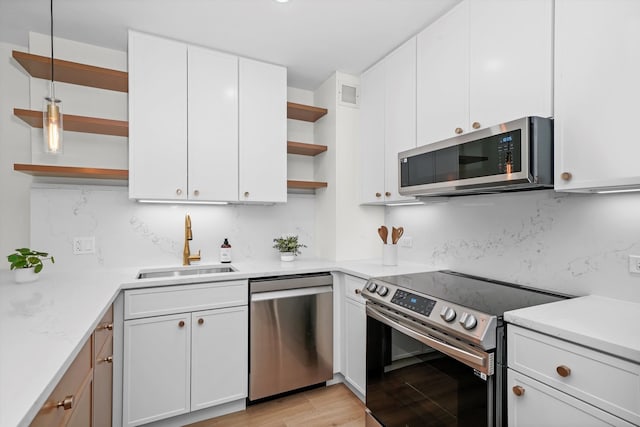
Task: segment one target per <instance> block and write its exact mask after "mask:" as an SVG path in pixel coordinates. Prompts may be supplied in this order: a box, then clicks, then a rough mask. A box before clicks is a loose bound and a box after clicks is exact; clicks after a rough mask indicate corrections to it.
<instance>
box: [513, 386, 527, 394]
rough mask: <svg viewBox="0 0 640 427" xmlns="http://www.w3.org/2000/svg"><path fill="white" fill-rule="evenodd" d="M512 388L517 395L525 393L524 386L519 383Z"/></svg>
mask: <svg viewBox="0 0 640 427" xmlns="http://www.w3.org/2000/svg"><path fill="white" fill-rule="evenodd" d="M511 390H513V394H515V395H516V396H522V395H523V394H524V387H521V386H519V385H516V386H513V388H512V389H511Z"/></svg>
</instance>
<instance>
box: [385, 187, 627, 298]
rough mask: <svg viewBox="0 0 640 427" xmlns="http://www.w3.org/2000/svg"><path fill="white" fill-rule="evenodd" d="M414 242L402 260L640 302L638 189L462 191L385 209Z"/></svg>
mask: <svg viewBox="0 0 640 427" xmlns="http://www.w3.org/2000/svg"><path fill="white" fill-rule="evenodd" d="M385 214H386V215H385V222H386V225H387V226H388V227H389V228H391V226H403V227H404V229H405V231H404V235H405V236H410V237H412V239H413V247H412V248H405V247H399V258H400V259H401V260H408V261H416V262H426V263H427V264H429V265H430V266H433V267H434V268H446V269H451V270H455V271H461V272H464V273H468V274H475V275H478V276H484V277H489V278H493V279H498V280H503V281H506V282H511V283H518V284H523V285H528V286H533V287H536V288H543V289H550V290H556V291H561V292H565V293H570V294H575V295H585V294H600V295H604V296H611V297H615V298H621V299H628V300H634V301H638V302H640V274H631V273H629V268H628V262H629V261H628V256H629V255H630V254H634V255H640V194H638V193H621V194H607V195H605V194H598V195H586V194H585V195H580V194H563V193H555V192H554V191H551V190H543V191H532V192H521V193H510V194H495V195H482V196H467V197H458V198H451V199H449V200H448V201H446V202H443V203H434V204H429V205H424V206H405V207H387V208H386V212H385Z"/></svg>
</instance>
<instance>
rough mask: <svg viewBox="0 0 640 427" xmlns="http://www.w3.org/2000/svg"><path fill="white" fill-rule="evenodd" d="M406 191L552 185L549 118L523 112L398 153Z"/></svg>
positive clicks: (475, 190)
mask: <svg viewBox="0 0 640 427" xmlns="http://www.w3.org/2000/svg"><path fill="white" fill-rule="evenodd" d="M398 161H399V162H400V165H399V168H398V175H399V177H398V178H399V184H400V185H399V192H400V194H402V195H405V196H462V195H469V194H482V193H497V192H504V191H516V190H532V189H542V188H553V120H551V119H547V118H542V117H524V118H522V119H518V120H514V121H511V122H508V123H502V124H499V125H496V126H492V127H489V128H486V129H481V130H478V131H475V132H470V133H468V134H465V135H460V136H456V137H454V138H450V139H446V140H444V141H440V142H436V143H433V144H429V145H425V146H422V147H418V148H414V149H411V150H408V151H403V152H401V153H399V154H398Z"/></svg>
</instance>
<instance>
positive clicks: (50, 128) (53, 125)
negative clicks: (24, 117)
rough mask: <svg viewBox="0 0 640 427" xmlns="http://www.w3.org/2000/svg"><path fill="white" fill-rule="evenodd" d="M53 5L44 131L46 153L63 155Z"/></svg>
mask: <svg viewBox="0 0 640 427" xmlns="http://www.w3.org/2000/svg"><path fill="white" fill-rule="evenodd" d="M50 3H51V83H50V85H49V96H47V97H46V98H44V108H43V109H42V125H43V126H42V129H43V130H44V151H45V153H51V154H60V153H62V101H60V100H59V99H57V98H56V91H55V86H54V82H53V81H54V74H53V72H54V67H53V0H50Z"/></svg>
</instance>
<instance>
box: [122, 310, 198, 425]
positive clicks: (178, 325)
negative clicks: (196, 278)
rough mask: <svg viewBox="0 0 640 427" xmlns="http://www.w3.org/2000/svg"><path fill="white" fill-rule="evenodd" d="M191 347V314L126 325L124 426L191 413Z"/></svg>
mask: <svg viewBox="0 0 640 427" xmlns="http://www.w3.org/2000/svg"><path fill="white" fill-rule="evenodd" d="M190 343H191V315H190V314H175V315H169V316H158V317H150V318H146V319H136V320H128V321H126V322H124V358H123V364H124V375H123V423H124V425H125V426H137V425H140V424H146V423H149V422H151V421H155V420H160V419H163V418H169V417H172V416H175V415H179V414H184V413H187V412H189V410H190V375H191V352H190Z"/></svg>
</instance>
